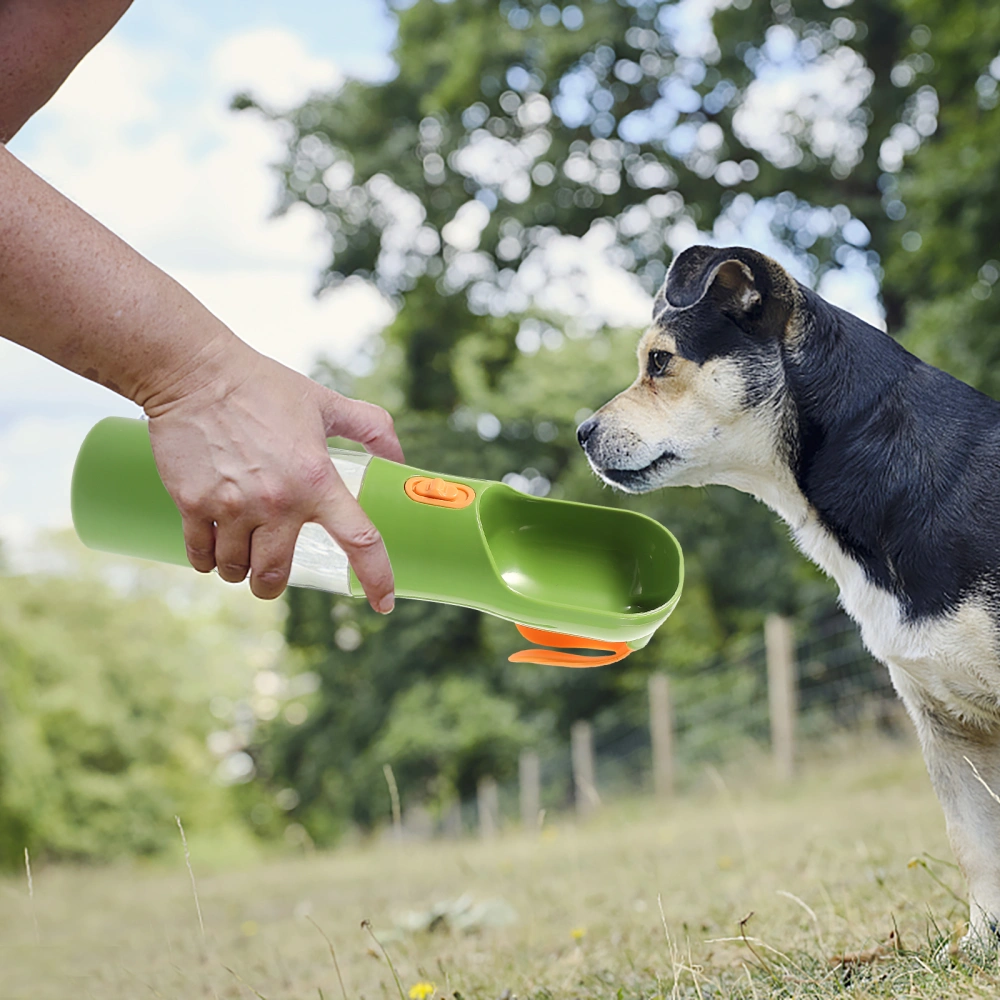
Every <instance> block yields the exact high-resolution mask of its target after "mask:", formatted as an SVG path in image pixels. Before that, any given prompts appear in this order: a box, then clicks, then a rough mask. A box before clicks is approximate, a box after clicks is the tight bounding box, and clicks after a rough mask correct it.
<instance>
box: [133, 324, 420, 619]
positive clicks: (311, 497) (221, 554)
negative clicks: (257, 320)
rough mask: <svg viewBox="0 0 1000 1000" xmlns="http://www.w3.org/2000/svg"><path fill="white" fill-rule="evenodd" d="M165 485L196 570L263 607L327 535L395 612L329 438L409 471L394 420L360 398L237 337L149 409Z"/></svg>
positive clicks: (212, 351) (384, 568) (375, 536)
mask: <svg viewBox="0 0 1000 1000" xmlns="http://www.w3.org/2000/svg"><path fill="white" fill-rule="evenodd" d="M145 410H146V413H147V415H148V417H149V435H150V440H151V442H152V445H153V454H154V456H155V458H156V464H157V468H158V469H159V471H160V476H161V478H162V479H163V485H164V486H165V487H166V489H167V491H168V492H169V493H170V495H171V496H172V497H173V499H174V502H175V503H176V504H177V507H178V509H179V510H180V512H181V517H182V519H183V523H184V539H185V542H186V543H187V553H188V559H190V561H191V565H192V566H194V568H195V569H197V570H199V571H200V572H202V573H208V572H210V571H211V570H212V569H213V568H216V567H218V570H219V575H220V576H221V577H222V579H223V580H227V581H228V582H230V583H237V582H239V581H241V580H243V579H245V578H246V576H247V573H248V572H249V574H250V589H251V590H252V591H253V593H254V594H255V595H256V596H257V597H261V598H267V599H270V598H275V597H277V596H278V595H279V594H281V593H282V591H284V589H285V586H286V585H287V583H288V574H289V571H290V568H291V562H292V552H293V550H294V548H295V540H296V538H297V537H298V534H299V529H300V528H301V527H302V525H303V524H304V523H305V522H307V521H315V522H317V523H319V524H321V525H322V526H323V527H324V528H325V529H326V530H327V531H328V532H329V533H330V535H331V536H332V537H333V538H334V540H335V541H336V542H337V543H338V544H339V545H340V546H341V548H343V550H344V551H345V552H346V553H347V557H348V559H349V560H350V562H351V565H352V566H353V568H354V571H355V573H357V575H358V579H359V580H360V582H361V585H362V587H364V591H365V594H366V596H367V597H368V600H369V602H370V603H371V606H372V607H373V608H374V609H375V610H376V611H379V612H382V613H383V614H386V613H388V612H389V611H391V610H392V607H393V578H392V569H391V567H390V565H389V557H388V555H387V554H386V551H385V546H384V545H383V543H382V539H381V536H380V535H379V533H378V531H377V529H376V528H375V526H374V525H373V524H372V523H371V521H370V520H369V519H368V517H367V515H366V514H365V513H364V511H363V510H362V509H361V507H360V506H359V504H358V502H357V501H356V500H355V499H354V497H353V496H352V495H351V493H350V491H349V490H348V489H347V487H346V486H345V485H344V483H343V482H342V480H341V479H340V477H339V476H338V475H337V472H336V470H335V469H334V466H333V463H332V462H331V461H330V458H329V455H328V454H327V447H326V438H327V437H334V436H338V437H346V438H349V439H351V440H352V441H358V442H359V443H361V444H362V445H364V446H365V448H366V449H367V450H368V451H370V452H371V453H372V454H375V455H379V456H381V457H383V458H387V459H391V460H392V461H397V462H401V461H403V452H402V449H401V448H400V445H399V441H398V440H397V438H396V433H395V431H394V430H393V426H392V418H391V417H390V416H389V414H388V413H386V411H385V410H383V409H381V408H380V407H378V406H374V405H372V404H371V403H365V402H361V401H359V400H354V399H348V398H347V397H345V396H341V395H340V394H339V393H336V392H333V391H331V390H329V389H326V388H324V387H323V386H321V385H319V384H318V383H316V382H313V381H312V380H311V379H308V378H306V377H305V376H303V375H300V374H298V373H297V372H294V371H292V370H291V369H289V368H286V367H284V366H283V365H281V364H279V363H278V362H276V361H273V360H271V359H270V358H266V357H264V356H263V355H261V354H258V353H257V352H256V351H253V350H252V349H251V348H250V347H248V346H247V345H246V344H244V343H243V342H242V341H240V340H237V339H236V338H235V337H232V336H231V335H230V336H229V337H227V338H224V339H223V342H222V343H221V345H220V344H217V343H213V344H211V345H210V346H209V347H208V348H207V349H206V351H205V357H204V359H203V363H200V364H199V365H198V366H196V367H191V368H188V371H187V373H186V374H185V376H184V377H183V378H181V379H180V380H179V381H178V382H177V383H175V384H173V385H171V386H170V387H169V388H167V389H165V390H161V391H158V392H156V393H154V394H152V396H151V397H150V398H149V399H148V400H147V401H146V403H145Z"/></svg>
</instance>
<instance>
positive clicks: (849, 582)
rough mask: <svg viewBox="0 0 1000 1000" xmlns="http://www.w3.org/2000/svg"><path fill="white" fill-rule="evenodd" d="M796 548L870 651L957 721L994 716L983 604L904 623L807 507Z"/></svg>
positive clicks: (996, 689) (990, 645) (995, 689)
mask: <svg viewBox="0 0 1000 1000" xmlns="http://www.w3.org/2000/svg"><path fill="white" fill-rule="evenodd" d="M793 537H794V538H795V541H796V543H797V544H798V545H799V547H800V548H801V549H802V551H803V552H804V553H805V554H806V555H807V556H809V558H810V559H812V560H813V561H814V562H815V563H816V564H817V565H818V566H819V567H820V568H821V569H823V570H824V571H825V572H826V573H828V574H829V575H830V576H832V577H833V578H834V580H836V581H837V583H838V584H839V586H840V600H841V604H842V605H843V608H844V610H845V611H846V612H847V613H848V614H849V615H850V616H851V617H852V618H853V619H854V620H855V621H856V622H857V623H858V626H859V627H860V629H861V638H862V640H863V641H864V644H865V646H866V647H867V648H868V650H869V651H870V652H871V654H872V655H873V656H874V657H875V658H876V659H878V660H880V661H881V662H882V663H885V664H886V665H887V666H889V667H891V668H894V669H893V675H894V676H893V680H894V682H896V684H897V687H898V686H899V679H898V678H897V677H896V672H897V671H898V672H900V673H902V674H903V675H904V677H905V679H906V680H907V681H909V682H910V683H912V684H914V685H916V686H917V687H918V688H920V689H922V690H923V691H924V692H926V693H927V694H929V695H930V696H931V697H933V698H934V699H935V700H937V701H939V702H941V703H942V704H944V705H945V706H946V707H947V708H948V709H949V711H951V712H952V713H953V714H954V715H956V716H957V717H959V718H963V719H968V720H970V721H971V720H973V719H975V720H979V721H981V722H997V721H1000V658H998V655H997V641H996V640H997V637H996V629H995V626H994V623H993V620H992V617H991V616H990V614H989V612H988V611H987V610H986V608H985V607H984V606H983V605H982V604H981V603H980V602H979V601H977V600H976V599H974V598H973V599H969V600H968V601H966V602H965V603H964V604H963V605H962V606H961V607H959V608H958V609H956V610H955V611H954V612H952V613H950V614H948V615H944V616H941V617H938V618H932V619H925V620H923V621H920V622H917V623H912V622H908V621H906V620H905V618H904V616H903V608H902V606H901V604H900V602H899V601H898V600H897V599H896V598H895V597H893V596H892V595H891V594H889V593H887V592H886V591H885V590H883V589H882V588H880V587H876V586H875V585H874V584H872V583H871V582H870V581H869V580H868V578H867V577H866V576H865V573H864V570H863V569H862V568H861V566H860V565H859V564H858V563H857V562H856V561H855V560H854V559H853V558H851V557H850V556H849V555H847V554H846V553H845V552H844V551H843V549H841V547H840V545H839V544H838V543H837V541H836V539H835V538H834V537H833V535H831V534H830V533H829V532H828V531H827V530H826V529H825V528H823V527H822V526H821V525H820V524H819V523H818V521H817V519H816V517H815V514H813V513H812V512H809V513H808V515H807V516H806V518H805V521H804V523H801V524H800V526H799V527H796V528H793Z"/></svg>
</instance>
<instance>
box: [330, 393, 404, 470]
mask: <svg viewBox="0 0 1000 1000" xmlns="http://www.w3.org/2000/svg"><path fill="white" fill-rule="evenodd" d="M320 408H321V410H322V414H323V425H324V428H325V430H326V434H327V437H345V438H348V439H350V440H351V441H357V442H358V443H359V444H363V445H364V446H365V449H366V450H367V451H369V452H371V454H373V455H378V456H379V457H380V458H388V459H389V460H390V461H393V462H402V461H405V459H404V458H403V449H402V447H401V446H400V443H399V438H397V437H396V429H395V427H393V424H392V417H391V416H389V414H388V412H386V411H385V410H383V409H382V407H381V406H376V405H375V404H374V403H366V402H364V401H363V400H360V399H349V398H348V397H347V396H342V395H341V394H340V393H339V392H334V391H333V390H332V389H325V388H324V389H323V391H322V395H321V397H320Z"/></svg>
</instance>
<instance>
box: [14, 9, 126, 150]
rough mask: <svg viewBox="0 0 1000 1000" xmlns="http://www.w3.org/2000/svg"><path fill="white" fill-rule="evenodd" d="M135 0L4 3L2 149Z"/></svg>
mask: <svg viewBox="0 0 1000 1000" xmlns="http://www.w3.org/2000/svg"><path fill="white" fill-rule="evenodd" d="M131 2H132V0H82V2H81V0H0V143H3V142H8V141H9V140H10V139H11V138H13V136H14V135H15V134H16V133H17V131H18V129H19V128H20V127H21V126H22V125H23V124H24V123H25V122H26V121H27V120H28V119H29V118H30V117H31V116H32V115H33V114H34V113H35V112H36V111H37V110H38V109H39V108H40V107H42V106H43V105H44V104H45V103H46V102H47V101H48V100H49V98H50V97H51V96H52V95H53V94H54V93H55V92H56V91H57V90H58V89H59V87H60V85H61V84H62V82H63V80H65V79H66V77H67V76H69V74H70V73H71V72H72V70H73V68H74V67H75V66H76V65H77V63H79V61H80V60H81V59H82V58H83V57H84V56H85V55H86V54H87V53H88V52H89V51H90V50H91V49H92V48H93V47H94V46H95V45H96V44H97V43H98V42H99V41H100V40H101V39H102V38H103V37H104V36H105V35H106V34H107V33H108V31H110V30H111V28H112V27H113V26H114V24H115V23H116V22H117V21H118V19H119V18H120V17H121V16H122V14H124V13H125V11H126V10H128V8H129V6H130V5H131Z"/></svg>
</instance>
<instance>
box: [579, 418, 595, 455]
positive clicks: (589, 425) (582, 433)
mask: <svg viewBox="0 0 1000 1000" xmlns="http://www.w3.org/2000/svg"><path fill="white" fill-rule="evenodd" d="M596 427H597V418H596V417H588V418H587V419H586V420H584V422H583V423H582V424H580V426H579V427H577V429H576V439H577V441H579V442H580V447H581V448H584V447H586V444H587V438H589V437H590V435H591V434H593V433H594V430H595V429H596Z"/></svg>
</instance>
